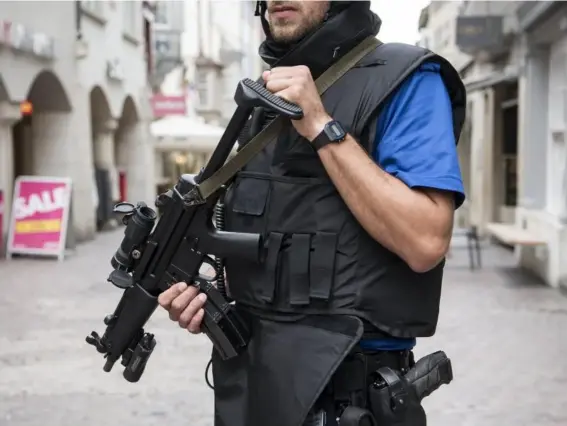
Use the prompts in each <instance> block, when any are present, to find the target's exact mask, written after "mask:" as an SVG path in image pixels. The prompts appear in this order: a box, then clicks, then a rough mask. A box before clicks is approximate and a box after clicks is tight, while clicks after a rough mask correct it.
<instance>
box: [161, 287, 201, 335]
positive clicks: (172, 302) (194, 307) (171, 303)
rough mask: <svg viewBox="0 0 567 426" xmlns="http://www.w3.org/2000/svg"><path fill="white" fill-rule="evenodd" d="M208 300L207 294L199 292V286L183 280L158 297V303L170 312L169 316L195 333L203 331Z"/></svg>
mask: <svg viewBox="0 0 567 426" xmlns="http://www.w3.org/2000/svg"><path fill="white" fill-rule="evenodd" d="M206 301H207V295H205V294H203V293H201V294H199V290H198V289H197V287H195V286H192V285H191V286H187V284H185V283H183V282H181V283H177V284H174V285H172V286H171V287H170V288H169V289H167V290H166V291H164V292H163V293H161V294H160V295H159V297H158V303H159V304H160V306H161V307H162V308H164V309H165V310H166V311H168V312H169V318H170V319H171V320H172V321H177V322H178V323H179V326H180V327H182V328H185V329H187V330H188V331H189V332H190V333H193V334H199V333H200V332H201V321H203V316H204V315H205V311H204V310H203V306H205V302H206Z"/></svg>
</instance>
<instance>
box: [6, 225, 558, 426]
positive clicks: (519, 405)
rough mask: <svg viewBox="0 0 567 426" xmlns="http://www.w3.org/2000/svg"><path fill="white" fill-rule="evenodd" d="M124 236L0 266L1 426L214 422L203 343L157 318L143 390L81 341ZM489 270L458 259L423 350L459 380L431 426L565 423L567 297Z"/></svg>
mask: <svg viewBox="0 0 567 426" xmlns="http://www.w3.org/2000/svg"><path fill="white" fill-rule="evenodd" d="M121 237H122V231H116V232H112V233H106V234H102V235H100V236H99V237H98V238H97V240H96V241H94V242H91V243H88V244H85V245H81V246H79V248H78V250H77V252H75V253H73V254H71V255H70V257H69V258H68V259H67V260H65V261H64V262H61V263H59V262H57V261H56V260H32V259H23V258H20V259H15V260H13V261H4V260H2V261H0V286H1V287H2V293H1V294H0V425H1V426H79V425H80V426H149V425H151V426H157V425H171V426H181V425H184V426H185V425H187V426H205V425H207V426H210V425H212V410H213V394H212V391H211V390H210V389H209V388H208V387H207V386H206V384H205V381H204V370H205V366H206V364H207V361H208V355H209V353H210V344H209V342H208V340H207V339H206V337H204V336H198V337H195V336H191V335H189V334H188V333H186V332H182V331H181V330H180V329H179V327H177V326H175V325H174V324H172V323H171V322H170V321H169V319H168V318H167V315H166V314H165V312H162V311H161V310H158V311H157V312H156V314H154V317H153V318H152V320H151V325H150V326H149V327H148V329H149V330H150V331H152V332H154V333H155V334H156V336H157V339H158V346H157V348H156V350H155V351H154V354H153V356H152V359H151V360H150V363H149V365H148V369H147V370H146V372H145V374H144V377H143V378H142V380H141V381H140V382H139V383H138V384H130V383H128V382H126V381H125V380H124V379H123V378H122V374H121V372H122V368H121V366H120V365H119V364H117V365H116V366H115V369H114V370H113V371H112V372H111V373H104V372H103V371H102V366H103V359H102V357H101V356H100V354H98V353H97V352H96V351H95V349H94V348H93V347H91V346H88V345H87V344H86V343H85V340H84V339H85V336H86V335H87V334H89V333H90V331H91V330H97V331H98V332H102V331H103V323H102V319H103V316H104V315H105V314H106V313H109V312H110V311H111V310H112V309H113V308H114V307H115V306H116V302H117V301H118V297H119V290H117V289H115V288H114V287H113V286H112V285H111V284H109V283H106V282H105V279H106V276H107V274H108V273H109V272H110V263H109V260H110V257H111V255H112V253H113V250H115V249H116V247H117V245H118V243H119V241H120V239H121ZM458 246H459V247H462V246H463V245H462V244H461V243H460V242H458ZM483 261H484V265H483V269H482V270H481V271H479V272H470V271H469V270H468V264H467V261H466V250H464V249H463V248H458V247H457V248H455V249H454V250H453V253H452V257H451V258H450V259H449V260H448V266H447V268H446V278H445V283H444V293H443V294H444V295H443V303H442V307H441V318H440V323H439V327H438V333H437V334H436V336H435V337H434V338H431V339H428V340H427V341H423V342H419V344H418V348H417V351H416V352H417V355H418V356H422V355H425V354H426V353H429V352H431V351H434V350H437V349H443V350H445V352H446V353H447V354H448V355H449V356H450V357H451V359H452V361H453V369H454V374H455V380H454V382H453V383H452V384H451V385H449V386H444V387H442V388H441V389H439V390H438V391H437V392H436V393H434V394H433V395H432V396H430V397H429V398H428V399H427V400H426V401H425V403H424V404H425V406H426V409H427V411H428V413H429V424H430V425H432V426H457V425H459V426H508V425H509V426H523V425H526V426H528V425H529V426H551V425H567V297H564V296H562V295H560V294H559V292H558V291H557V290H554V289H550V288H547V287H544V286H543V285H540V284H537V283H535V282H533V281H532V280H530V279H529V278H527V277H526V276H523V275H521V274H520V273H519V272H517V271H515V270H514V268H513V259H512V258H511V256H510V255H509V254H507V252H505V251H503V250H501V249H497V248H494V247H490V248H488V249H486V250H485V251H484V253H483ZM266 426H269V425H266Z"/></svg>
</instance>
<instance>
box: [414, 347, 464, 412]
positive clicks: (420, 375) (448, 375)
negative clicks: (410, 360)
mask: <svg viewBox="0 0 567 426" xmlns="http://www.w3.org/2000/svg"><path fill="white" fill-rule="evenodd" d="M405 379H406V380H407V381H408V383H410V384H411V385H412V386H413V388H414V389H415V391H416V394H417V396H418V398H419V400H420V401H421V400H422V399H423V398H426V397H428V396H429V395H431V394H432V393H433V392H434V391H436V390H437V389H439V387H440V386H441V385H443V384H449V383H451V381H452V380H453V368H452V366H451V360H450V359H449V358H447V355H445V352H443V351H438V352H434V353H432V354H430V355H427V356H425V357H423V358H421V359H420V360H419V361H417V362H416V364H415V366H414V367H413V368H412V369H411V370H410V371H408V373H407V374H406V375H405Z"/></svg>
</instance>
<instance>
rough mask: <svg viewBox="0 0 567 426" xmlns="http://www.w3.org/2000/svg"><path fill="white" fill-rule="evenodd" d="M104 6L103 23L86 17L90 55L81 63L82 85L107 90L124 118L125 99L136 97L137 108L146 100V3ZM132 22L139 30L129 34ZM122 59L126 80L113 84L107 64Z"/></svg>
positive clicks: (85, 33)
mask: <svg viewBox="0 0 567 426" xmlns="http://www.w3.org/2000/svg"><path fill="white" fill-rule="evenodd" d="M97 3H100V6H99V7H100V8H101V14H100V18H101V19H100V20H96V19H92V18H91V17H89V16H84V17H83V20H82V23H83V25H82V26H83V37H84V40H85V41H86V42H87V44H88V56H87V57H86V58H84V59H82V60H80V61H79V62H78V71H79V79H80V82H81V84H82V85H83V86H84V87H85V88H86V89H87V90H88V91H90V90H91V89H92V88H93V87H94V86H100V87H101V88H103V91H104V93H105V94H106V96H107V99H108V102H109V105H110V108H111V112H112V115H113V116H114V117H115V118H118V117H120V115H121V113H122V107H123V103H124V100H125V98H126V97H127V96H128V95H130V96H132V97H133V99H134V101H135V103H136V106H139V105H140V103H141V102H142V100H141V98H143V97H144V93H145V89H146V87H147V86H146V82H147V73H146V65H145V60H144V38H143V28H142V27H143V25H142V24H143V20H142V2H140V1H115V2H97ZM132 12H135V13H136V15H135V17H134V18H133V19H132V22H134V23H135V27H134V29H133V30H132V31H128V30H127V27H126V26H125V20H127V19H130V18H129V16H130V14H131V13H132ZM108 60H118V63H119V64H120V66H121V68H122V71H123V74H124V79H123V80H122V81H121V82H117V81H109V79H108V78H107V76H106V62H107V61H108Z"/></svg>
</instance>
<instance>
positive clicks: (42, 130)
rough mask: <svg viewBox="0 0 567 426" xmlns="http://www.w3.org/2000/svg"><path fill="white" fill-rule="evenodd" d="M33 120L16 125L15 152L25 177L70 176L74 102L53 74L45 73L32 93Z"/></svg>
mask: <svg viewBox="0 0 567 426" xmlns="http://www.w3.org/2000/svg"><path fill="white" fill-rule="evenodd" d="M27 100H28V101H29V102H30V103H31V105H32V106H33V112H32V114H31V116H29V117H28V118H26V119H24V120H22V121H20V122H19V123H17V124H16V126H15V129H14V139H15V140H14V148H15V154H16V157H18V156H20V155H21V164H20V172H21V173H22V174H32V175H44V176H61V175H66V174H67V171H68V170H67V169H68V168H67V166H68V163H69V159H68V158H67V155H66V151H67V149H66V148H67V144H68V143H69V142H70V141H69V131H68V130H69V127H70V126H71V114H70V113H71V109H72V107H71V102H70V100H69V96H68V95H67V93H66V91H65V89H64V88H63V84H62V83H61V81H60V80H59V78H58V77H57V76H56V75H55V74H53V73H52V72H51V71H41V72H40V73H39V74H38V75H37V76H36V78H35V80H34V81H33V83H32V84H31V86H30V89H29V91H28V96H27Z"/></svg>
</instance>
